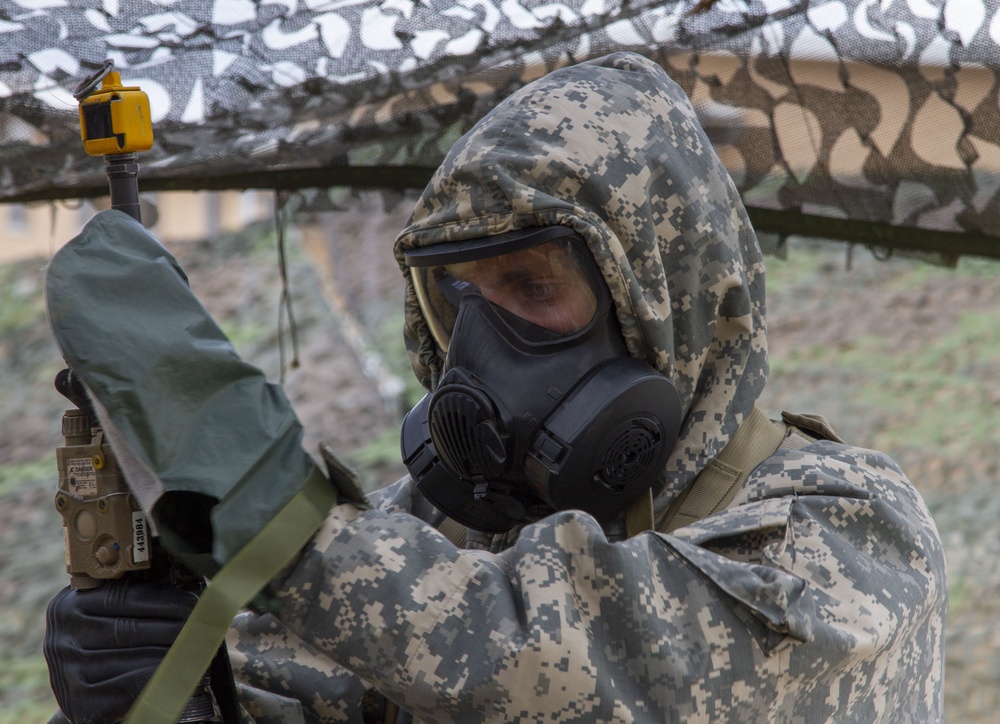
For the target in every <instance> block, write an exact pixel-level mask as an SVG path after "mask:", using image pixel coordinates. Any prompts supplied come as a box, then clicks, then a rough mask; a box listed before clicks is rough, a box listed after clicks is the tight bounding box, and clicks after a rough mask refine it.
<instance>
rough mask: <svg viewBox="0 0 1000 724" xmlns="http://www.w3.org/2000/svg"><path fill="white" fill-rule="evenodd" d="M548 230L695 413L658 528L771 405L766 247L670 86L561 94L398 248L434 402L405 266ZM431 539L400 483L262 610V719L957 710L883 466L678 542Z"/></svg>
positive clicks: (411, 491) (596, 533) (844, 715)
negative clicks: (462, 244)
mask: <svg viewBox="0 0 1000 724" xmlns="http://www.w3.org/2000/svg"><path fill="white" fill-rule="evenodd" d="M550 224H565V225H568V226H571V227H573V228H574V229H575V230H576V231H577V232H579V233H580V234H581V235H582V236H583V238H584V239H585V240H586V241H587V244H588V245H589V248H590V250H591V251H592V253H593V255H594V257H595V258H596V259H597V261H598V262H599V264H600V267H601V270H602V273H603V276H604V279H605V281H606V282H607V284H608V287H609V288H610V290H611V293H612V296H613V298H614V301H615V306H616V310H617V315H618V320H619V322H620V323H621V328H622V331H623V333H624V335H625V338H626V341H627V345H628V349H629V351H630V353H631V354H632V355H634V356H636V357H640V358H642V359H645V360H646V361H648V362H649V363H650V364H651V365H653V366H654V367H655V368H657V369H658V370H660V371H661V372H662V373H663V374H665V375H667V376H669V377H670V379H671V380H673V382H674V383H675V385H676V387H677V389H678V391H679V392H680V395H681V400H682V406H683V409H684V410H685V411H686V416H685V420H684V423H683V427H682V430H681V438H680V441H679V443H678V444H677V447H676V448H675V450H674V453H673V455H672V458H671V459H670V461H669V463H668V464H667V466H666V468H665V469H664V471H663V474H662V476H661V477H660V479H659V481H658V483H657V484H656V487H655V490H654V494H655V513H656V517H657V521H658V523H659V525H660V526H661V528H662V526H663V522H664V520H665V516H666V513H667V509H668V507H669V506H670V504H671V502H672V501H674V500H675V499H676V498H677V496H678V495H679V494H680V493H681V492H682V491H683V490H684V489H685V488H686V487H688V485H690V483H691V482H692V480H693V479H694V478H695V476H696V475H697V474H698V473H699V471H701V470H702V469H704V468H705V466H706V465H707V464H708V463H709V462H710V461H711V460H713V459H714V458H715V457H716V456H718V455H719V453H720V451H721V450H722V448H723V447H724V446H725V445H726V443H727V442H728V441H729V439H730V438H731V437H732V436H733V434H734V433H735V431H736V429H737V428H738V427H739V425H740V423H741V421H742V420H743V419H744V418H745V417H746V416H747V414H748V413H749V411H750V410H751V408H752V406H753V405H754V402H755V400H756V399H757V398H758V396H759V394H760V392H761V390H762V388H763V386H764V383H765V380H766V377H767V346H766V341H765V326H764V267H763V262H762V259H761V255H760V251H759V249H758V246H757V242H756V238H755V235H754V232H753V230H752V228H751V227H750V224H749V222H748V220H747V217H746V214H745V212H744V209H743V205H742V203H741V201H740V199H739V196H738V195H737V193H736V190H735V188H734V187H733V184H732V183H731V181H730V179H729V176H728V175H727V173H726V170H725V169H724V168H723V166H722V165H721V163H720V162H719V160H718V158H717V157H716V155H715V153H714V152H713V150H712V148H711V146H710V144H709V142H708V141H707V139H706V137H705V135H704V133H703V132H702V130H701V128H700V126H699V123H698V121H697V119H696V117H695V114H694V111H693V109H692V107H691V105H690V103H689V101H688V100H687V98H686V97H685V96H684V94H683V93H682V92H681V90H680V89H679V88H678V86H676V85H675V84H674V83H673V82H672V81H671V80H670V79H669V78H667V76H666V75H665V74H664V72H663V71H662V70H661V69H660V68H659V67H658V66H656V65H654V64H652V63H651V62H649V61H647V60H645V59H643V58H641V57H639V56H635V55H630V54H616V55H612V56H608V57H605V58H603V59H600V60H596V61H593V62H589V63H584V64H580V65H576V66H573V67H569V68H565V69H562V70H559V71H556V72H554V73H551V74H550V75H547V76H545V77H543V78H541V79H538V80H536V81H534V82H532V83H530V84H529V85H527V86H525V87H524V88H522V89H521V90H520V91H519V92H517V93H515V94H514V95H513V96H511V97H510V98H508V99H507V100H506V101H504V102H503V103H501V104H500V105H498V106H497V107H496V108H495V109H494V110H493V111H492V112H490V113H489V114H488V115H487V116H486V117H485V118H484V119H483V120H482V121H481V122H480V123H479V124H478V125H477V126H476V127H475V128H474V129H473V130H472V131H470V132H469V133H468V134H467V135H466V136H464V137H463V138H462V139H460V140H459V141H458V143H457V144H456V145H455V146H454V148H453V149H452V150H451V152H450V153H449V155H448V156H447V158H446V159H445V161H444V163H443V164H442V166H441V168H440V169H439V170H438V171H437V173H436V175H435V176H434V178H433V179H432V181H431V182H430V184H429V185H428V187H427V189H426V190H425V191H424V193H423V195H422V197H421V198H420V200H419V202H418V203H417V205H416V207H415V209H414V211H413V214H412V217H411V220H410V223H409V224H408V225H407V227H406V228H405V229H404V230H403V232H402V234H401V235H400V237H399V240H398V242H397V246H396V254H397V258H399V259H400V263H401V266H402V267H403V272H404V276H405V277H406V284H407V288H406V289H407V296H406V311H407V317H406V337H407V343H408V349H409V351H410V358H411V362H412V364H413V367H414V369H415V371H416V373H417V375H418V376H419V377H420V379H421V380H422V381H423V382H424V384H425V385H426V386H428V387H433V385H434V384H435V382H436V379H437V378H438V375H439V373H440V370H441V366H442V363H443V360H442V358H441V357H440V355H439V353H438V351H437V350H436V348H435V346H434V343H433V341H432V340H431V337H430V334H429V333H428V330H427V327H426V324H425V322H424V320H423V318H422V317H421V313H420V310H419V308H418V306H417V303H416V297H415V295H414V291H413V287H412V284H411V283H410V280H409V277H408V275H407V271H406V268H405V265H403V264H402V253H403V251H404V250H406V249H410V248H413V247H422V246H426V245H430V244H436V243H440V242H444V241H452V240H458V239H466V238H477V237H482V236H485V235H490V234H499V233H503V232H506V231H510V230H513V229H517V228H521V227H526V226H538V225H550ZM525 374H530V371H528V370H526V371H525ZM827 437H828V438H829V437H834V436H830V435H827ZM439 522H440V516H439V514H437V513H436V512H435V511H434V509H433V508H432V507H431V506H430V505H429V504H428V503H427V502H426V501H425V500H424V499H422V498H421V497H420V495H419V493H418V492H417V491H416V489H415V487H414V485H413V483H412V481H410V480H408V479H404V480H402V481H400V482H399V483H397V484H396V485H394V486H392V487H390V488H388V489H386V490H384V491H381V492H380V493H378V494H377V495H375V496H373V509H371V510H361V509H359V508H358V507H356V506H354V505H352V504H343V505H338V506H337V507H335V508H334V509H333V511H332V512H331V513H330V515H329V517H328V519H327V521H326V524H325V526H324V527H323V528H322V529H321V531H320V532H319V533H318V534H317V535H316V536H315V538H314V540H313V541H312V543H311V544H310V545H309V546H308V547H307V548H306V549H305V550H304V551H303V552H302V554H301V556H300V557H299V558H298V560H297V561H296V562H295V564H294V565H292V566H291V567H290V568H289V569H288V570H287V571H286V572H285V573H284V574H283V575H282V576H281V577H280V578H279V579H278V580H276V581H275V582H274V584H273V586H272V591H271V593H272V595H273V609H272V612H271V613H268V614H246V615H244V616H242V617H241V618H239V619H237V621H236V622H235V624H234V627H233V629H232V632H231V636H230V637H229V644H230V654H231V656H232V657H233V661H234V667H235V669H236V671H237V676H238V679H239V682H240V690H241V694H242V697H243V703H244V705H245V707H246V709H247V711H248V712H249V714H250V715H251V716H253V717H254V718H255V720H256V722H257V723H258V724H265V723H266V722H277V721H281V722H297V721H307V722H313V721H323V722H332V721H361V720H362V718H363V717H373V720H375V721H384V718H383V717H384V714H383V713H382V711H381V709H382V707H383V706H384V705H385V703H386V701H387V700H389V701H391V702H394V703H395V704H396V705H398V706H399V707H400V708H401V710H402V711H403V712H409V714H406V713H403V714H400V720H401V721H402V720H408V717H410V716H412V717H413V719H414V720H420V721H434V722H473V721H490V722H542V721H548V722H593V721H596V722H610V721H614V722H652V721H712V722H724V721H730V722H748V721H779V722H791V721H801V722H816V721H829V720H840V721H844V720H846V721H858V722H873V721H921V722H928V721H935V720H940V719H941V717H942V675H943V627H944V613H945V608H946V585H945V573H944V559H943V555H942V549H941V545H940V542H939V539H938V535H937V532H936V530H935V527H934V524H933V522H932V521H931V518H930V516H929V514H928V512H927V509H926V507H925V506H924V503H923V502H922V500H921V498H920V496H919V495H918V494H917V492H916V491H915V490H914V488H913V487H912V485H911V484H910V483H909V482H908V481H907V479H906V478H905V476H904V475H903V473H902V472H900V470H899V468H898V467H897V466H896V465H895V464H894V463H893V461H892V460H890V459H889V458H888V457H886V456H885V455H883V454H881V453H878V452H875V451H872V450H866V449H861V448H856V447H850V446H848V445H846V444H842V443H841V442H838V441H836V440H835V439H832V440H831V439H826V440H823V439H815V438H813V437H808V438H807V437H803V438H800V444H797V445H783V446H782V448H781V449H779V450H778V451H777V452H775V453H774V454H773V455H771V456H770V457H769V458H767V459H766V460H765V461H764V462H763V463H761V464H760V465H758V466H757V467H756V468H755V469H754V470H753V471H752V473H751V474H750V475H749V477H748V478H747V479H746V481H745V483H744V484H743V486H742V487H741V489H740V490H739V492H738V493H737V495H736V497H735V498H734V499H733V501H732V502H731V503H730V504H729V506H728V507H727V508H726V509H724V510H722V511H721V512H718V513H715V514H713V515H710V516H708V517H706V518H704V519H702V520H700V521H698V522H696V523H693V524H689V525H687V526H685V527H682V528H680V529H678V530H676V531H674V532H672V533H669V534H668V533H664V532H647V533H644V534H641V535H637V536H634V537H632V538H628V539H626V538H624V536H623V535H622V534H621V526H620V525H610V526H608V527H607V529H606V530H602V528H601V527H600V526H599V525H598V524H597V523H596V522H595V521H594V519H592V518H591V517H589V516H587V515H585V514H583V513H580V512H575V511H562V512H558V513H555V514H553V515H550V516H548V517H546V518H543V519H541V520H538V521H536V522H533V523H531V524H529V525H527V526H524V527H523V528H522V529H519V530H515V531H514V532H512V533H510V534H507V535H505V536H496V537H489V536H483V535H471V534H470V536H469V539H468V542H467V545H466V548H465V549H461V550H460V549H458V548H456V547H455V546H454V545H453V544H452V543H450V542H449V541H448V540H447V539H446V538H445V537H444V536H443V535H441V534H440V533H439V532H438V531H437V530H436V529H435V525H436V524H437V523H439Z"/></svg>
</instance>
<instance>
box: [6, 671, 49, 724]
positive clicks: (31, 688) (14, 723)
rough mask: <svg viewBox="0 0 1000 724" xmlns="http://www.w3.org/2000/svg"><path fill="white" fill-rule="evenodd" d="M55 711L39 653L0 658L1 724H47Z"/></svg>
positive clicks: (47, 674) (47, 677) (47, 673)
mask: <svg viewBox="0 0 1000 724" xmlns="http://www.w3.org/2000/svg"><path fill="white" fill-rule="evenodd" d="M56 709H57V706H56V701H55V698H54V697H53V696H52V690H51V689H50V688H49V672H48V669H47V668H46V666H45V660H44V659H43V658H42V655H41V654H40V653H39V654H36V655H34V656H25V657H12V656H8V655H4V656H2V657H0V724H24V722H44V721H48V719H49V717H51V716H52V714H53V713H54V712H55V711H56Z"/></svg>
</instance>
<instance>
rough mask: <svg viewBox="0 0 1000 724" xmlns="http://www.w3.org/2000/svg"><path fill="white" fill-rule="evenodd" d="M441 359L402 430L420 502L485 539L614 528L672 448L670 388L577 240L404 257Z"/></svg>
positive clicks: (554, 235)
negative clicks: (634, 340)
mask: <svg viewBox="0 0 1000 724" xmlns="http://www.w3.org/2000/svg"><path fill="white" fill-rule="evenodd" d="M406 261H407V263H408V264H409V266H410V267H411V270H412V273H413V279H414V286H415V289H416V292H417V297H418V299H419V301H420V304H421V308H422V310H423V312H424V315H425V318H426V319H427V321H428V324H429V326H430V328H431V332H432V334H433V335H434V338H435V340H436V342H437V344H438V345H439V346H440V347H441V349H443V350H446V351H447V355H446V358H445V365H444V370H443V374H442V377H441V380H440V382H439V384H438V386H437V388H436V389H435V390H434V391H433V392H431V393H429V394H428V395H426V396H425V397H424V398H423V399H422V400H421V401H420V402H419V403H418V404H417V405H416V407H414V408H413V409H412V410H411V411H410V412H409V414H407V416H406V418H405V419H404V420H403V425H402V439H401V447H402V453H403V460H404V463H405V464H406V466H407V469H408V470H409V472H410V474H411V475H412V476H413V478H414V479H415V480H416V482H417V485H418V487H419V488H420V490H421V491H422V492H423V494H424V495H425V496H426V497H427V498H428V500H430V501H431V503H433V504H434V505H435V506H436V507H437V508H439V509H440V510H441V511H442V512H444V513H445V514H446V515H448V516H449V517H451V518H454V519H455V520H457V521H458V522H460V523H462V524H464V525H466V526H468V527H470V528H473V529H476V530H481V531H484V532H488V533H497V532H504V531H506V530H509V529H510V528H511V527H513V526H514V525H515V524H516V523H518V522H520V521H523V520H525V519H528V518H531V517H536V516H538V515H540V514H542V513H544V512H551V511H552V510H565V509H570V508H573V509H579V510H584V511H586V512H588V513H590V514H591V515H593V516H594V517H596V518H597V519H598V520H599V521H600V522H602V523H603V522H607V521H608V520H610V519H612V518H614V517H615V516H616V515H618V514H619V513H620V512H622V511H623V510H624V509H625V507H626V506H627V505H628V504H629V503H630V502H631V501H633V500H634V499H635V498H636V497H638V496H639V495H641V494H644V493H645V492H646V491H647V490H649V488H650V487H651V486H652V484H653V483H654V481H655V480H656V478H657V476H658V475H659V473H660V471H661V470H662V469H663V466H664V465H665V463H666V460H667V457H668V456H669V454H670V452H671V451H672V450H673V447H674V445H675V443H676V441H677V435H678V431H679V429H680V424H681V409H680V400H679V397H678V395H677V392H676V390H675V389H674V386H673V384H672V383H671V382H670V380H668V379H667V378H666V377H664V376H663V375H662V374H660V373H658V372H657V371H656V370H654V369H653V368H652V367H650V366H649V365H648V364H646V363H645V362H643V361H641V360H637V359H634V358H632V357H629V355H628V352H627V350H626V348H625V342H624V340H623V338H622V335H621V331H620V330H619V327H618V323H617V320H616V319H615V315H614V314H613V310H612V305H611V298H610V294H609V292H608V290H607V287H606V286H605V284H604V281H603V280H602V279H601V277H600V273H599V271H598V270H597V267H596V264H595V263H594V261H593V259H592V257H591V256H590V254H589V252H588V251H587V250H586V247H585V245H584V242H583V240H582V239H581V238H580V237H579V236H578V235H577V234H576V233H575V232H574V231H572V230H571V229H569V228H566V227H542V228H536V229H528V230H523V231H517V232H513V233H512V234H505V235H502V236H497V237H489V238H487V239H477V240H474V241H469V242H456V243H448V244H440V245H437V246H433V247H427V248H424V249H420V250H415V251H412V252H409V253H407V254H406Z"/></svg>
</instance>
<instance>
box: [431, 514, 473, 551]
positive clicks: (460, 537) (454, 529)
mask: <svg viewBox="0 0 1000 724" xmlns="http://www.w3.org/2000/svg"><path fill="white" fill-rule="evenodd" d="M438 532H439V533H440V534H441V535H443V536H444V537H445V538H447V539H448V540H450V541H451V542H452V544H454V545H455V546H456V547H457V548H465V536H466V534H467V533H468V532H469V529H468V528H466V527H465V526H464V525H462V524H461V523H459V522H458V521H457V520H455V519H454V518H445V519H444V520H443V521H441V525H439V526H438Z"/></svg>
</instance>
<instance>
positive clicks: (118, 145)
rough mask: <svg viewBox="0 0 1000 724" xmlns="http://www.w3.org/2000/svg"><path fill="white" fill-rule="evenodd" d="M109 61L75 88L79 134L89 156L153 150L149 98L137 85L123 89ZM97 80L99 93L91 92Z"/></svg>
mask: <svg viewBox="0 0 1000 724" xmlns="http://www.w3.org/2000/svg"><path fill="white" fill-rule="evenodd" d="M113 67H114V66H113V65H112V64H111V63H110V61H108V62H106V63H105V64H104V66H103V67H102V68H101V70H99V71H98V72H97V73H95V74H94V75H93V76H91V77H90V78H88V79H87V80H85V81H84V82H83V83H82V84H81V85H80V88H78V89H77V91H76V93H74V94H73V95H74V96H76V98H77V100H78V101H79V102H80V135H81V136H82V137H83V148H84V150H85V151H86V152H87V153H88V154H90V155H91V156H108V155H111V154H117V153H135V152H137V151H148V150H149V149H150V148H152V147H153V123H152V119H151V118H150V115H149V96H147V95H146V94H145V93H144V92H143V91H142V90H140V89H139V86H123V85H122V79H121V76H120V75H118V73H117V72H116V71H114V70H112V68H113ZM98 81H101V88H100V90H95V89H96V87H97V83H98Z"/></svg>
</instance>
